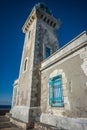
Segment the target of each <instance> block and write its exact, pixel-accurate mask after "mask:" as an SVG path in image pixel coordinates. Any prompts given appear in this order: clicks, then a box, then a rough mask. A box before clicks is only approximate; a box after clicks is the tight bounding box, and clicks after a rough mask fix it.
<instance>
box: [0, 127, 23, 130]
mask: <svg viewBox="0 0 87 130" xmlns="http://www.w3.org/2000/svg"><path fill="white" fill-rule="evenodd" d="M0 130H22V129H20V128H17V127H11V128H2V129H0Z"/></svg>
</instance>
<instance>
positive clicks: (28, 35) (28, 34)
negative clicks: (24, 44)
mask: <svg viewBox="0 0 87 130" xmlns="http://www.w3.org/2000/svg"><path fill="white" fill-rule="evenodd" d="M30 35H31V31H29V34H28V39H29V38H30Z"/></svg>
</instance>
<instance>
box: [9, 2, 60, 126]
mask: <svg viewBox="0 0 87 130" xmlns="http://www.w3.org/2000/svg"><path fill="white" fill-rule="evenodd" d="M59 27H60V21H59V20H57V19H56V18H55V17H54V16H53V15H52V13H51V11H50V10H49V9H48V7H47V6H46V5H44V4H41V3H39V4H36V5H35V6H34V8H33V9H32V11H31V13H30V15H29V17H28V18H27V20H26V22H25V24H24V26H23V28H22V30H23V33H25V41H24V48H23V53H22V60H21V66H20V73H19V78H18V80H16V81H15V82H14V91H13V100H12V104H13V105H12V109H11V113H12V119H11V120H12V122H14V123H16V120H18V121H19V122H22V123H24V124H26V125H24V124H23V125H21V126H23V127H27V126H28V124H29V123H30V122H34V121H39V117H40V96H41V79H40V78H41V75H40V64H41V62H42V61H43V60H45V59H46V58H48V57H49V56H50V55H52V53H54V52H55V51H56V50H57V49H58V39H57V29H58V28H59ZM20 124H21V123H19V125H20Z"/></svg>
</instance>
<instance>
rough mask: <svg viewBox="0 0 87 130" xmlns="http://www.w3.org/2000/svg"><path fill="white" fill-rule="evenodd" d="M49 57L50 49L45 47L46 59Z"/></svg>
mask: <svg viewBox="0 0 87 130" xmlns="http://www.w3.org/2000/svg"><path fill="white" fill-rule="evenodd" d="M50 55H51V49H50V48H49V47H46V58H47V57H49V56H50Z"/></svg>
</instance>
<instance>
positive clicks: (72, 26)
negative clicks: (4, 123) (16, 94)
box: [0, 0, 87, 104]
mask: <svg viewBox="0 0 87 130" xmlns="http://www.w3.org/2000/svg"><path fill="white" fill-rule="evenodd" d="M38 2H44V3H45V4H46V5H47V6H48V7H49V8H50V9H51V10H52V12H53V15H54V16H55V17H56V18H59V19H60V20H61V22H62V25H61V28H60V29H59V31H58V37H59V43H60V47H61V46H63V45H64V44H66V43H67V42H69V41H70V40H72V39H73V38H74V37H76V36H77V35H78V34H80V33H81V32H83V31H84V30H87V0H0V104H10V103H11V98H12V90H13V86H12V84H13V82H14V80H15V79H17V78H18V75H19V68H20V62H21V56H22V50H23V44H24V34H23V33H22V26H23V24H24V22H25V20H26V19H27V17H28V15H29V13H30V11H31V10H32V8H33V6H34V5H35V3H38Z"/></svg>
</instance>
